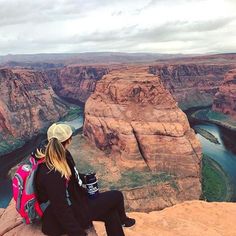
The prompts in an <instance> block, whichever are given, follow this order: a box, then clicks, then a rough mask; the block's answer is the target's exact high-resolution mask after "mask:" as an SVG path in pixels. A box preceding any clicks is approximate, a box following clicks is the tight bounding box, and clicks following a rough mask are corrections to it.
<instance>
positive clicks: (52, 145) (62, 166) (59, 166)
mask: <svg viewBox="0 0 236 236" xmlns="http://www.w3.org/2000/svg"><path fill="white" fill-rule="evenodd" d="M68 140H69V139H68ZM68 140H66V141H65V142H63V143H64V144H65V143H67V142H68ZM37 157H38V158H43V157H45V162H46V165H47V167H48V168H49V169H50V170H57V171H59V172H60V173H61V176H62V177H65V178H66V179H69V178H70V176H71V170H70V167H69V166H68V164H67V161H66V150H65V148H64V146H63V145H62V143H61V142H59V141H58V139H57V138H51V139H50V140H49V143H48V145H47V146H46V151H45V154H44V153H43V152H42V151H41V150H37Z"/></svg>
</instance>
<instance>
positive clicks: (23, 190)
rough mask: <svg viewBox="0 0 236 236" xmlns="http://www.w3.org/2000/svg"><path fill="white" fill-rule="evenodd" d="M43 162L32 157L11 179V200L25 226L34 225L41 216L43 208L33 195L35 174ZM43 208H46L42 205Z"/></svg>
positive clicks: (34, 194)
mask: <svg viewBox="0 0 236 236" xmlns="http://www.w3.org/2000/svg"><path fill="white" fill-rule="evenodd" d="M43 162H44V160H40V161H36V160H35V159H34V157H33V156H31V157H30V159H29V164H24V165H21V166H20V167H19V168H18V169H17V171H16V173H15V175H14V177H13V179H12V185H13V198H14V200H15V201H16V210H17V211H18V212H19V214H20V215H21V216H22V218H23V221H24V222H25V223H26V224H31V223H34V222H35V221H36V220H38V219H40V218H41V217H42V215H43V206H40V204H39V202H38V200H37V197H36V193H35V183H34V179H35V174H36V170H37V168H38V165H39V164H41V163H43ZM44 207H46V206H45V205H44Z"/></svg>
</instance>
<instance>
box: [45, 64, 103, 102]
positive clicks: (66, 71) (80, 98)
mask: <svg viewBox="0 0 236 236" xmlns="http://www.w3.org/2000/svg"><path fill="white" fill-rule="evenodd" d="M107 72H108V69H107V68H106V67H102V66H78V65H71V66H67V67H64V68H63V69H54V70H48V71H46V72H45V73H46V74H47V76H48V78H49V80H50V82H51V84H52V86H53V89H54V91H55V92H56V93H57V95H58V96H60V97H63V98H66V99H68V100H71V101H75V102H81V103H84V102H85V101H86V100H87V99H88V97H89V96H90V95H91V93H92V92H93V91H94V89H95V86H96V82H97V81H98V80H100V79H101V78H102V76H103V75H105V74H106V73H107Z"/></svg>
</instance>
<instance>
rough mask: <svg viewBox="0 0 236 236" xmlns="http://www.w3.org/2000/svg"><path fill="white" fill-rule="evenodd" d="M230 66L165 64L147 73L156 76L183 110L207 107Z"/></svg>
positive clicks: (150, 68) (153, 67)
mask: <svg viewBox="0 0 236 236" xmlns="http://www.w3.org/2000/svg"><path fill="white" fill-rule="evenodd" d="M231 68H232V65H220V64H219V65H217V64H207V63H206V64H191V63H188V64H181V63H179V64H166V65H156V66H150V67H149V72H150V73H152V74H155V75H158V76H159V77H160V79H161V81H162V82H163V84H164V86H165V87H166V88H167V89H168V90H169V91H170V92H171V94H172V95H173V96H174V98H175V99H176V101H178V103H179V105H180V107H181V108H183V109H187V108H190V107H195V106H207V105H211V104H212V103H213V99H214V95H215V94H216V92H217V91H218V89H219V86H220V84H221V83H222V81H223V79H224V75H225V73H226V72H228V71H229V70H230V69H231Z"/></svg>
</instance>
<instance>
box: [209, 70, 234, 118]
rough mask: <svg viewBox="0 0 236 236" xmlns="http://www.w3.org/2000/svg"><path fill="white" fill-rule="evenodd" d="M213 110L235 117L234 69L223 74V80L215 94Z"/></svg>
mask: <svg viewBox="0 0 236 236" xmlns="http://www.w3.org/2000/svg"><path fill="white" fill-rule="evenodd" d="M213 110H214V111H218V112H223V113H224V114H226V115H230V116H232V117H233V118H234V119H236V69H234V70H231V71H229V72H228V73H227V74H226V75H225V78H224V82H223V83H222V84H221V86H220V88H219V92H218V93H216V95H215V98H214V103H213Z"/></svg>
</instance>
